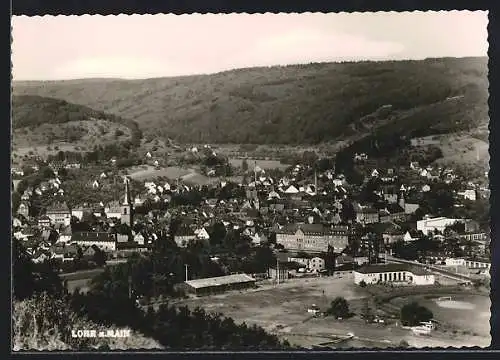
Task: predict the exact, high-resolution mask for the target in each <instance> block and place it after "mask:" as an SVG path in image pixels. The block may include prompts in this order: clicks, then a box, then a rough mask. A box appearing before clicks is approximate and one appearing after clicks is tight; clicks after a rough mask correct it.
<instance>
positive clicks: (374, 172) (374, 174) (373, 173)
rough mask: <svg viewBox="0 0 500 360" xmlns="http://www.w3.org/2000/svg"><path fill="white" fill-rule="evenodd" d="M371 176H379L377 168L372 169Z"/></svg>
mask: <svg viewBox="0 0 500 360" xmlns="http://www.w3.org/2000/svg"><path fill="white" fill-rule="evenodd" d="M371 176H372V177H378V176H379V172H378V170H377V169H373V171H372V174H371Z"/></svg>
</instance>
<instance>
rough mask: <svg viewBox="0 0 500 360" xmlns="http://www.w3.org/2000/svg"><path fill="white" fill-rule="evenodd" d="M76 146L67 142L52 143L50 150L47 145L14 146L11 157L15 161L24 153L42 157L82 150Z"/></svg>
mask: <svg viewBox="0 0 500 360" xmlns="http://www.w3.org/2000/svg"><path fill="white" fill-rule="evenodd" d="M76 147H78V145H75V144H68V143H65V142H59V143H57V142H54V143H53V144H52V145H50V150H49V149H48V146H47V145H39V146H19V147H13V149H12V155H11V158H12V160H13V161H14V162H16V161H17V160H20V159H21V158H22V157H23V156H24V155H38V156H40V157H41V158H46V157H47V156H48V155H55V154H57V153H58V152H59V151H81V148H80V150H77V149H76Z"/></svg>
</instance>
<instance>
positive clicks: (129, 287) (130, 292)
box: [128, 275, 132, 299]
mask: <svg viewBox="0 0 500 360" xmlns="http://www.w3.org/2000/svg"><path fill="white" fill-rule="evenodd" d="M128 298H129V299H132V276H131V275H129V277H128Z"/></svg>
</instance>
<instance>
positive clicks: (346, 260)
mask: <svg viewBox="0 0 500 360" xmlns="http://www.w3.org/2000/svg"><path fill="white" fill-rule="evenodd" d="M352 265H354V258H352V257H351V256H348V255H340V256H337V257H336V258H335V267H337V268H340V267H344V266H352Z"/></svg>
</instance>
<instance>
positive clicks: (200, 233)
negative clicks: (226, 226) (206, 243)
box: [194, 228, 210, 240]
mask: <svg viewBox="0 0 500 360" xmlns="http://www.w3.org/2000/svg"><path fill="white" fill-rule="evenodd" d="M194 233H195V234H196V237H197V238H198V239H200V240H209V239H210V235H209V234H208V232H207V230H205V228H201V229H198V230H195V232H194Z"/></svg>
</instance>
